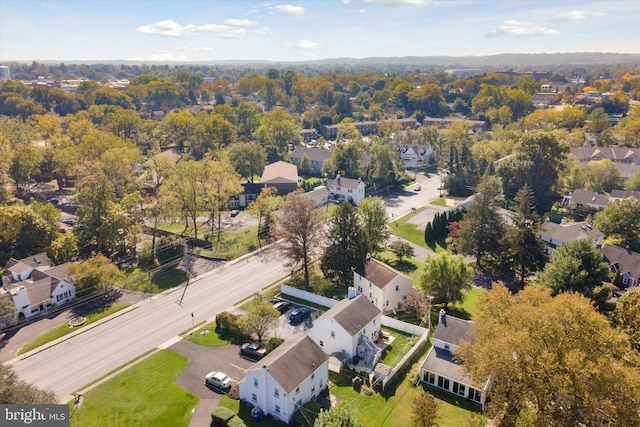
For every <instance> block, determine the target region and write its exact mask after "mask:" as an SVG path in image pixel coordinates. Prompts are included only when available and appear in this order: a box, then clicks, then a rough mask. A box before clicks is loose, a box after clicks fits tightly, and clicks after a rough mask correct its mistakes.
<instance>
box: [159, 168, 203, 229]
mask: <svg viewBox="0 0 640 427" xmlns="http://www.w3.org/2000/svg"><path fill="white" fill-rule="evenodd" d="M203 176H204V164H203V163H202V162H198V161H195V160H186V161H182V162H179V163H178V164H177V165H176V167H175V168H173V169H172V170H171V172H170V173H169V176H168V177H167V182H166V185H167V189H168V190H169V191H171V193H172V194H173V195H174V196H175V197H176V199H177V200H178V201H179V204H180V212H182V214H183V215H184V220H185V225H184V231H186V230H187V228H189V220H191V222H192V224H193V229H194V236H195V237H196V238H198V224H197V219H198V213H199V212H200V210H201V209H202V207H203V202H202V192H203V189H202V178H203Z"/></svg>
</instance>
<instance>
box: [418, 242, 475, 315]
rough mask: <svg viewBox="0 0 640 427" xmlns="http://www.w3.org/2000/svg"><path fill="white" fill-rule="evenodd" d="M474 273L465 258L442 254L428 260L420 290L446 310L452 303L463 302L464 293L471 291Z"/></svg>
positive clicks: (422, 275)
mask: <svg viewBox="0 0 640 427" xmlns="http://www.w3.org/2000/svg"><path fill="white" fill-rule="evenodd" d="M472 273H473V269H472V268H471V267H469V266H468V265H467V264H466V263H465V261H464V258H463V257H461V256H460V255H451V254H449V253H446V252H442V253H440V254H438V255H436V256H435V257H430V258H427V260H426V262H425V264H424V268H423V270H422V274H421V275H420V288H421V289H422V290H423V291H424V292H426V293H427V294H429V295H431V296H433V298H434V302H436V303H443V304H444V308H445V310H446V309H447V307H448V306H449V304H450V303H452V302H462V296H463V292H464V291H466V290H469V289H471V275H472Z"/></svg>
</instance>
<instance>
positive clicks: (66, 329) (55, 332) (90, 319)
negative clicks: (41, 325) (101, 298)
mask: <svg viewBox="0 0 640 427" xmlns="http://www.w3.org/2000/svg"><path fill="white" fill-rule="evenodd" d="M130 305H131V304H114V305H112V306H111V307H108V308H105V309H102V310H100V311H96V312H95V313H91V314H89V315H87V316H85V317H86V318H87V321H86V322H84V324H83V325H82V326H76V327H74V328H72V327H70V326H69V325H67V324H66V323H65V324H64V325H61V326H58V327H57V328H54V329H51V330H50V331H47V332H45V333H44V334H42V335H40V336H39V337H37V338H36V339H34V340H33V341H31V342H29V343H27V344H25V345H24V346H23V347H22V348H21V349H20V350H18V355H20V354H24V353H26V352H28V351H30V350H33V349H34V348H38V347H40V346H41V345H44V344H47V343H49V342H51V341H54V340H56V339H58V338H60V337H63V336H65V335H67V334H70V333H71V332H75V331H77V330H78V329H80V328H84V327H86V326H87V325H90V324H91V323H94V322H97V321H98V320H100V319H102V318H104V317H107V316H109V315H111V314H113V313H115V312H117V311H120V310H122V309H124V308H127V307H129V306H130Z"/></svg>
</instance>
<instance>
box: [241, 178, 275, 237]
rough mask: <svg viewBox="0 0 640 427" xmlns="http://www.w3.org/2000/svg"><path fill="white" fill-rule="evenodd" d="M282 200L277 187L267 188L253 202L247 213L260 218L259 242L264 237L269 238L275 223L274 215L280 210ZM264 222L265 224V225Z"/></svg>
mask: <svg viewBox="0 0 640 427" xmlns="http://www.w3.org/2000/svg"><path fill="white" fill-rule="evenodd" d="M281 201H282V199H281V198H280V197H279V196H278V189H277V188H276V187H265V188H263V189H262V191H260V194H258V197H256V199H255V200H254V201H253V202H251V203H250V204H249V206H248V208H247V211H248V212H249V213H251V214H252V215H254V216H256V217H258V241H259V242H260V241H261V240H260V238H261V237H262V236H268V235H269V232H270V228H271V224H272V222H273V218H272V215H273V213H274V212H275V211H276V210H278V207H279V206H280V203H281ZM263 221H264V223H263Z"/></svg>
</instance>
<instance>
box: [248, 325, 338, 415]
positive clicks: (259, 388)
mask: <svg viewBox="0 0 640 427" xmlns="http://www.w3.org/2000/svg"><path fill="white" fill-rule="evenodd" d="M328 361H329V356H328V355H327V354H325V352H324V351H322V349H321V348H320V347H319V346H318V345H317V344H316V343H315V342H313V340H312V339H311V338H309V337H307V336H303V337H300V338H297V339H294V340H289V341H285V342H284V343H283V344H282V345H281V346H279V347H278V348H276V349H275V350H273V352H271V353H270V354H268V355H267V356H266V357H265V358H264V359H262V360H260V361H259V362H258V363H256V364H255V365H253V366H252V367H251V368H249V370H248V371H247V373H246V376H245V379H244V380H243V381H241V382H240V383H239V384H238V387H239V394H240V399H241V400H242V401H244V402H247V403H250V404H251V405H253V406H254V407H256V408H259V409H260V410H261V411H262V412H263V413H264V414H265V415H272V416H273V417H274V418H277V419H279V420H281V421H284V422H285V423H288V422H289V421H290V420H291V418H292V417H293V414H294V413H295V412H296V411H297V410H298V409H299V408H300V406H302V405H304V404H305V403H307V402H309V401H310V400H313V399H315V398H316V396H317V395H318V394H319V393H320V392H321V391H322V390H324V389H325V388H326V387H327V385H328V382H329V362H328Z"/></svg>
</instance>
